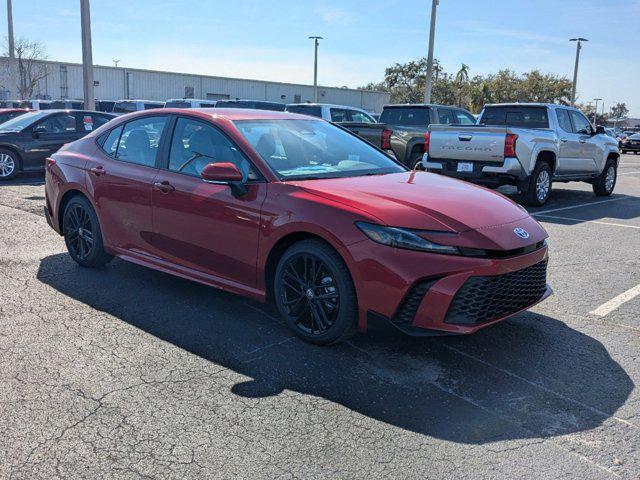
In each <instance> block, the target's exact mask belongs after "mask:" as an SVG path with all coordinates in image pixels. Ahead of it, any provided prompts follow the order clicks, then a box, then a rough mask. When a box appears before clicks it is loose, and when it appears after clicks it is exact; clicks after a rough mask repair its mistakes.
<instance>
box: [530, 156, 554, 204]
mask: <svg viewBox="0 0 640 480" xmlns="http://www.w3.org/2000/svg"><path fill="white" fill-rule="evenodd" d="M552 185H553V173H552V172H551V167H550V166H549V164H548V163H547V162H538V164H537V165H536V168H535V169H534V170H533V173H532V174H531V178H529V186H528V188H527V191H526V192H525V193H524V196H523V203H524V204H525V205H530V206H532V207H541V206H542V205H544V204H545V203H547V200H549V197H550V196H551V188H552Z"/></svg>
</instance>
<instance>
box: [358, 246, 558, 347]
mask: <svg viewBox="0 0 640 480" xmlns="http://www.w3.org/2000/svg"><path fill="white" fill-rule="evenodd" d="M350 251H351V254H352V255H353V257H354V260H355V261H356V264H355V268H356V269H357V271H356V275H355V277H356V289H357V292H358V302H359V307H360V324H359V327H360V330H361V331H365V330H366V326H367V322H368V321H369V320H372V319H385V320H388V321H389V322H391V323H392V324H393V325H394V326H395V327H397V328H398V329H400V330H402V331H403V332H405V333H407V334H410V335H423V336H424V335H443V334H444V335H447V334H449V335H454V334H469V333H473V332H475V331H477V330H479V329H481V328H484V327H486V326H488V325H492V324H494V323H496V322H499V321H501V320H504V319H505V318H508V317H510V316H512V315H514V314H516V313H518V312H521V311H523V310H526V309H528V308H530V307H532V306H533V305H535V304H537V303H539V302H541V301H542V300H544V299H545V298H547V297H548V296H549V295H551V293H552V290H551V288H550V287H549V285H548V284H547V283H546V264H547V259H548V250H547V247H546V246H543V247H541V248H539V249H538V250H535V251H533V252H531V253H528V254H524V255H519V256H514V257H510V258H499V259H498V258H474V257H464V256H450V255H438V254H430V253H425V252H414V251H409V250H402V249H396V248H391V247H387V246H384V245H378V244H375V243H373V242H370V241H364V242H360V243H359V244H356V245H351V246H350Z"/></svg>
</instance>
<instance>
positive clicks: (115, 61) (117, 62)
mask: <svg viewBox="0 0 640 480" xmlns="http://www.w3.org/2000/svg"><path fill="white" fill-rule="evenodd" d="M119 63H120V60H116V59H115V58H114V59H113V66H114V67H116V68H118V64H119Z"/></svg>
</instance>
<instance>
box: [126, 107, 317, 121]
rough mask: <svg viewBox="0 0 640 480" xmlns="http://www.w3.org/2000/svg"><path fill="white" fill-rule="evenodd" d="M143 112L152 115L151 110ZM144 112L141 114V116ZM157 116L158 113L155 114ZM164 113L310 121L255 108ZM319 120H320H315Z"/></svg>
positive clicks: (164, 110) (287, 113)
mask: <svg viewBox="0 0 640 480" xmlns="http://www.w3.org/2000/svg"><path fill="white" fill-rule="evenodd" d="M143 112H146V113H151V111H150V110H143ZM141 113H142V112H139V114H141ZM154 113H156V114H157V112H154ZM162 113H165V114H166V113H180V114H187V115H189V114H190V115H193V114H194V113H196V114H198V116H200V117H209V118H224V119H226V120H230V121H235V120H309V119H310V118H309V117H308V116H307V115H300V114H297V113H289V112H280V111H277V110H258V109H254V108H214V109H211V108H164V109H163V110H162ZM130 115H133V114H130ZM315 120H319V119H315Z"/></svg>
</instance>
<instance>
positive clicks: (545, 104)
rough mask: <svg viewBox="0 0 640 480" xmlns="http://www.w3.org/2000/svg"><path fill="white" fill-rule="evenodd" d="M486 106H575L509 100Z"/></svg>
mask: <svg viewBox="0 0 640 480" xmlns="http://www.w3.org/2000/svg"><path fill="white" fill-rule="evenodd" d="M485 107H549V108H556V107H562V108H574V107H572V106H571V105H558V104H556V103H541V102H507V103H487V104H486V105H485Z"/></svg>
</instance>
